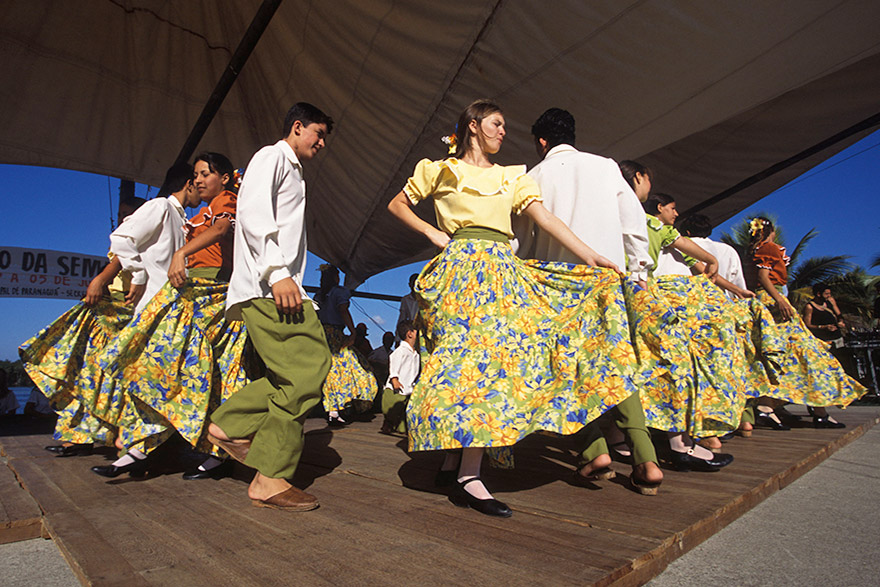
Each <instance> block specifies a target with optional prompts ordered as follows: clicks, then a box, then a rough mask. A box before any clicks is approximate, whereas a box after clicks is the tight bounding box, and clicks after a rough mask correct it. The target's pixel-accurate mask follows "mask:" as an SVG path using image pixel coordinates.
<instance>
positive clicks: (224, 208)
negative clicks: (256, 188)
mask: <svg viewBox="0 0 880 587" xmlns="http://www.w3.org/2000/svg"><path fill="white" fill-rule="evenodd" d="M237 202H238V196H237V195H236V194H235V193H233V192H229V191H225V192H221V193H220V194H218V195H217V197H215V198H214V199H213V200H212V201H211V212H213V214H214V216H212V217H211V218H210V219H209V220H208V223H209V224H211V225H212V226H213V225H214V223H215V222H217V220H219V219H220V218H225V219H227V220H229V222H231V223H232V226H233V227H234V226H235V208H236V204H237Z"/></svg>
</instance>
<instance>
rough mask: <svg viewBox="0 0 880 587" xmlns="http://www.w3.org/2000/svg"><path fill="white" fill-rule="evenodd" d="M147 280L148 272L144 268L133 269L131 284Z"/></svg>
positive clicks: (142, 282) (139, 283) (143, 282)
mask: <svg viewBox="0 0 880 587" xmlns="http://www.w3.org/2000/svg"><path fill="white" fill-rule="evenodd" d="M146 282H147V272H146V271H145V270H143V269H133V270H132V271H131V284H132V285H143V284H145V283H146Z"/></svg>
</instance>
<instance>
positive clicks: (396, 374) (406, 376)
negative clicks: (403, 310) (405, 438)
mask: <svg viewBox="0 0 880 587" xmlns="http://www.w3.org/2000/svg"><path fill="white" fill-rule="evenodd" d="M397 336H398V337H400V345H399V346H398V347H397V348H396V349H394V352H393V353H391V356H390V357H389V365H388V381H387V382H386V383H385V389H384V392H383V394H382V413H383V414H385V421H384V422H382V429H381V430H379V432H381V433H382V434H393V433H398V434H406V404H407V402H408V401H409V396H410V395H411V394H412V391H413V385H415V382H416V379H417V378H418V376H419V353H418V351H416V348H415V347H416V340H417V339H418V332H417V331H416V327H415V326H414V325H413V323H412V322H411V321H409V320H404V321H403V322H401V323H400V324H398V325H397Z"/></svg>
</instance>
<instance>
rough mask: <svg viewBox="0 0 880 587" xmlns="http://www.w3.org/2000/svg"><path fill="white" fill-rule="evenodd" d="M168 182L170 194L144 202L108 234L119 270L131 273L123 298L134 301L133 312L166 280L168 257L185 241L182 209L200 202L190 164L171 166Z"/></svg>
mask: <svg viewBox="0 0 880 587" xmlns="http://www.w3.org/2000/svg"><path fill="white" fill-rule="evenodd" d="M169 181H170V182H171V183H168V185H167V189H168V191H169V192H171V195H170V196H168V197H167V198H155V199H153V200H150V201H149V202H147V203H145V204H144V205H142V206H141V207H140V208H138V209H137V210H136V211H135V212H134V213H132V214H131V215H130V216H128V217H127V218H126V219H125V220H124V221H123V222H122V224H120V225H119V228H117V229H116V230H114V231H113V232H112V233H111V234H110V251H111V252H112V253H113V254H114V255H115V256H116V258H117V259H119V262H120V263H121V265H122V270H124V271H128V272H129V273H130V274H131V288H130V289H129V290H128V294H127V295H126V296H125V301H126V302H127V303H129V304H135V308H134V311H135V313H138V312H140V311H141V310H142V309H143V308H144V306H146V305H147V302H149V301H150V300H151V299H152V297H153V296H154V295H156V292H158V291H159V290H160V289H162V286H163V285H165V282H166V281H168V268H169V267H170V266H171V256H172V255H173V254H174V252H175V251H176V250H177V249H179V248H180V247H182V246H183V245H184V244H185V242H186V233H185V232H184V223H185V222H186V213H185V212H184V208H186V207H193V208H195V207H197V206H198V205H199V204H200V203H201V201H200V200H199V194H198V192H196V191H195V189H193V168H192V166H191V165H189V164H187V163H177V164H175V165H173V166H172V167H171V169H169V170H168V174H167V175H166V182H169Z"/></svg>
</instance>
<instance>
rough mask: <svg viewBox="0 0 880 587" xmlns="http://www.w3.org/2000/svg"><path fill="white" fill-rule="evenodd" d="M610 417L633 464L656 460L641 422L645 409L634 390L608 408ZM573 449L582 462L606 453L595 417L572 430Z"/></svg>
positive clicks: (645, 429) (643, 422)
mask: <svg viewBox="0 0 880 587" xmlns="http://www.w3.org/2000/svg"><path fill="white" fill-rule="evenodd" d="M609 415H610V417H611V419H612V421H613V422H614V423H615V424H617V427H618V428H620V431H621V432H623V436H624V437H625V438H626V443H627V444H628V445H629V447H630V448H631V449H632V454H633V464H634V465H640V464H642V463H647V462H648V461H651V462H652V463H656V462H657V453H656V452H655V451H654V443H652V442H651V435H650V434H649V433H648V428H647V426H646V425H645V411H644V410H643V409H642V400H641V399H640V398H639V393H638V392H636V393H634V394H632V395H631V396H629V397H628V398H627V399H625V400H623V401H622V402H620V403H619V404H617V405H616V406H615V407H613V408H611V410H609ZM575 443H576V449H575V450H577V451H578V452H579V453H580V455H581V463H583V464H586V463H588V462H590V461H592V460H593V459H595V458H596V457H598V456H599V455H603V454H608V443H607V442H605V437H604V436H603V435H602V430H601V429H600V428H599V423H598V422H597V421H595V420H594V421H592V422H590V423H589V424H587V425H586V426H584V427H583V428H582V429H581V430H580V431H579V432H578V433H577V434H575Z"/></svg>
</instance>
